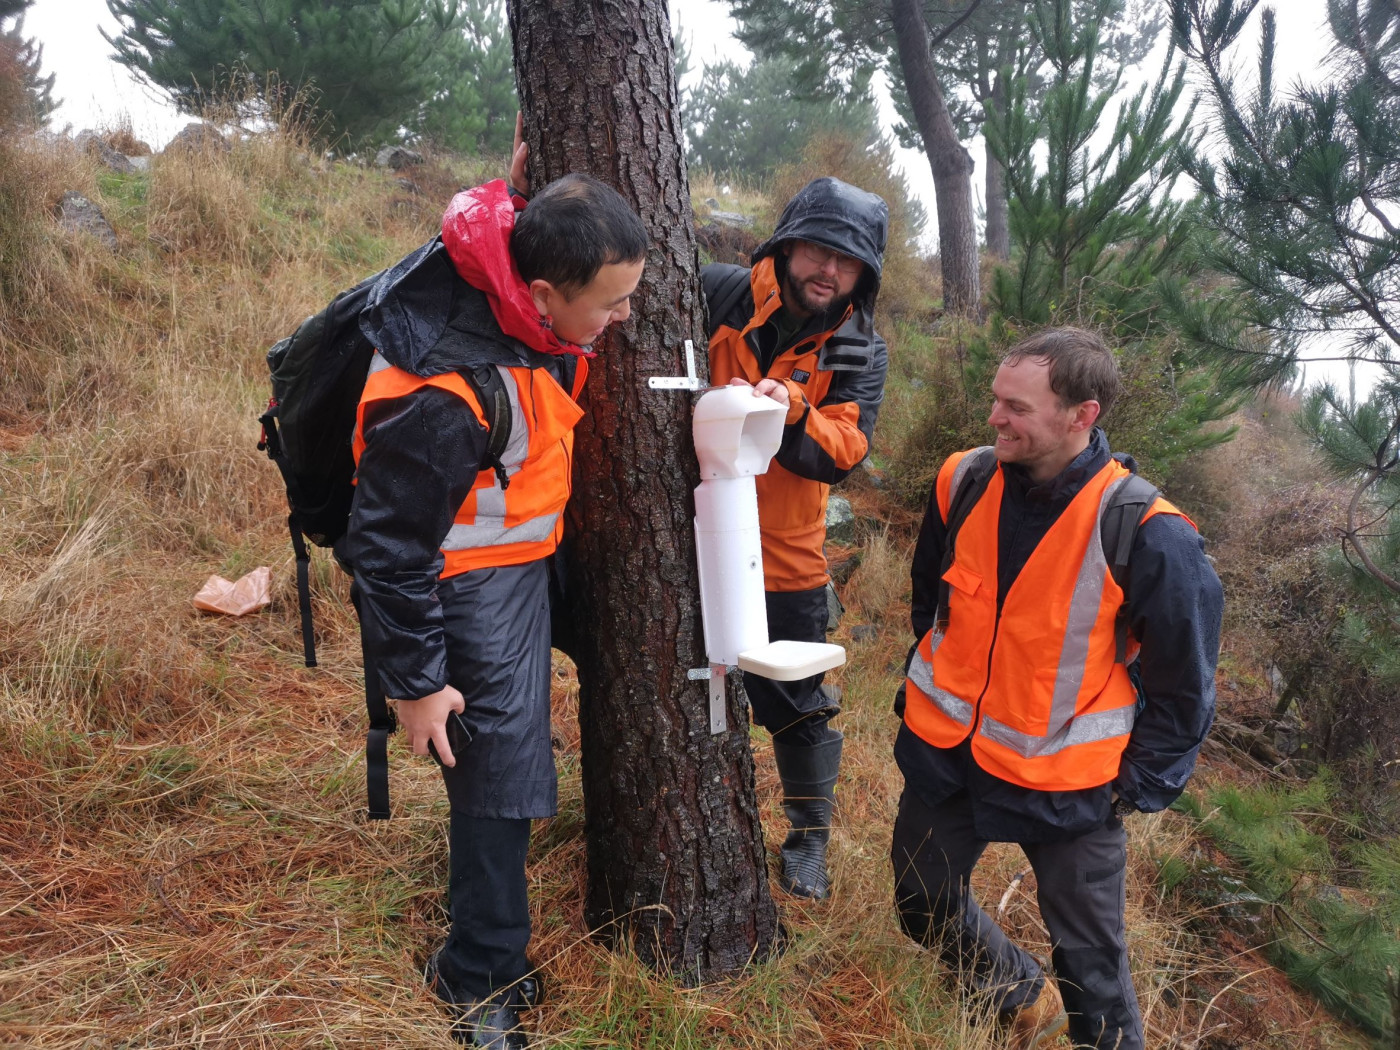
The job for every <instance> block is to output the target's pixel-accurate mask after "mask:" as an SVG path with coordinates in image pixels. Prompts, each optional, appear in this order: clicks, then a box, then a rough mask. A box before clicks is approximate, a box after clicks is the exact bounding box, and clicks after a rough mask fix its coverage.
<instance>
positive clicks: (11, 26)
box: [0, 0, 58, 127]
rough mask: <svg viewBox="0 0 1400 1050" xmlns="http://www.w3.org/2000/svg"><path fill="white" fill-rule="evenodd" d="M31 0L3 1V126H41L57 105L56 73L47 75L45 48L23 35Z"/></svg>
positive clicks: (0, 92)
mask: <svg viewBox="0 0 1400 1050" xmlns="http://www.w3.org/2000/svg"><path fill="white" fill-rule="evenodd" d="M31 3H32V0H0V125H5V126H8V125H15V124H17V125H20V126H25V127H42V126H43V125H44V124H46V123H48V119H49V115H50V114H52V113H53V111H54V110H55V109H57V108H58V103H57V101H55V100H54V98H53V83H54V76H53V74H52V73H50V74H49V75H48V76H44V75H43V74H42V72H41V69H42V66H43V58H44V49H43V47H42V46H41V45H39V44H36V43H35V42H34V41H33V40H32V39H29V38H26V37H25V35H24V11H25V10H26V9H27V8H28V7H29V6H30V4H31Z"/></svg>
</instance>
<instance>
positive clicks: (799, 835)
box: [701, 177, 889, 899]
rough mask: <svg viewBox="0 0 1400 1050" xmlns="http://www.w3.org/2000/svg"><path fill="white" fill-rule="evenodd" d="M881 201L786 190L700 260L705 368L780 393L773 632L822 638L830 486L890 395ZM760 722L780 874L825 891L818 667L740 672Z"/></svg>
mask: <svg viewBox="0 0 1400 1050" xmlns="http://www.w3.org/2000/svg"><path fill="white" fill-rule="evenodd" d="M888 225H889V209H888V208H887V207H886V205H885V202H884V201H883V200H881V199H880V198H879V197H877V196H876V195H875V194H873V193H867V192H865V191H864V190H861V189H857V188H856V187H854V186H850V185H847V184H846V183H844V182H842V181H840V180H839V179H834V178H829V177H828V178H820V179H815V180H813V181H812V182H810V183H808V184H807V185H806V186H804V187H803V188H802V189H801V190H800V191H799V192H798V193H797V195H796V196H795V197H793V198H792V200H791V201H789V202H788V205H787V207H786V208H784V209H783V214H782V216H781V218H779V220H778V225H777V228H776V230H774V232H773V236H772V237H771V238H769V239H768V241H766V242H765V243H764V244H762V245H761V246H760V247H759V248H758V250H757V251H756V252H755V253H754V256H753V266H752V267H751V268H749V269H745V268H744V267H741V266H729V265H722V264H713V265H710V266H706V267H705V268H704V269H703V270H702V271H701V280H702V283H703V286H704V291H705V299H706V302H707V304H708V306H709V311H710V319H709V325H710V378H711V381H712V382H713V383H714V384H716V385H721V384H725V383H729V384H739V385H744V386H752V387H753V389H754V393H755V394H766V395H768V396H770V397H772V398H774V399H775V400H777V401H778V402H779V403H781V404H783V405H786V406H787V420H786V426H785V427H784V430H783V439H782V444H781V445H780V446H779V448H778V453H777V455H776V456H774V458H773V462H772V464H771V465H770V466H769V468H768V472H767V473H766V474H763V475H760V476H759V478H758V479H757V482H758V517H759V526H760V528H761V531H762V542H763V572H764V587H765V590H766V592H767V610H768V636H769V638H770V639H771V640H773V641H778V640H792V641H804V642H821V641H825V640H826V628H827V602H826V586H827V582H828V581H829V580H830V576H829V575H828V573H827V565H826V557H825V555H824V554H823V552H822V544H823V542H824V541H825V539H826V503H827V493H828V491H829V490H830V487H831V486H832V485H834V484H836V483H837V482H838V481H840V480H841V479H843V478H844V477H845V476H846V475H847V474H849V473H850V472H851V470H852V469H854V467H855V466H856V465H857V464H858V463H860V461H861V460H862V459H864V458H865V456H866V454H867V453H868V452H869V451H870V437H871V434H872V433H873V432H874V430H875V416H876V413H877V412H878V411H879V408H880V401H881V399H882V398H883V396H884V386H885V370H886V364H887V361H886V352H885V341H884V340H883V339H881V338H880V336H879V334H878V333H876V331H875V328H874V324H873V314H874V309H875V296H876V294H877V293H878V292H879V290H880V269H881V265H882V262H883V260H884V253H885V237H886V234H887V228H888ZM744 689H745V691H746V692H747V693H748V696H749V701H750V703H751V705H752V707H753V717H754V721H755V722H757V723H758V724H759V725H761V726H763V727H764V728H766V729H767V730H768V731H769V732H770V733H772V736H773V755H774V759H775V761H776V763H777V766H778V775H779V777H780V779H781V780H782V785H783V809H784V811H785V813H786V814H787V817H788V819H789V821H790V822H791V830H790V831H789V833H788V835H787V837H786V839H785V841H784V842H783V845H782V849H781V857H782V878H781V884H782V886H783V887H784V889H786V890H787V891H788V892H790V893H793V894H797V895H799V896H803V897H812V898H816V899H822V898H824V897H826V896H827V893H828V891H829V876H828V872H827V865H826V853H827V843H828V841H829V839H830V835H831V815H832V808H833V804H834V801H835V788H836V779H837V774H838V772H839V769H840V763H841V742H842V736H841V733H840V732H838V731H837V730H835V729H832V728H831V726H830V724H829V723H830V721H831V719H832V717H833V716H834V715H836V714H837V713H838V712H839V711H840V708H839V706H838V705H837V704H836V702H835V700H834V699H833V698H832V697H831V696H830V695H829V694H828V693H827V692H826V691H825V690H824V689H823V688H822V676H821V675H816V676H814V677H811V678H807V679H804V680H801V681H797V682H776V681H772V680H770V679H767V678H761V677H759V676H758V675H753V674H747V673H746V674H745V675H744Z"/></svg>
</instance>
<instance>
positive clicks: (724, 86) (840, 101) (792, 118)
mask: <svg viewBox="0 0 1400 1050" xmlns="http://www.w3.org/2000/svg"><path fill="white" fill-rule="evenodd" d="M794 65H795V64H794V63H793V62H792V60H791V59H789V58H786V57H783V56H774V57H770V58H759V59H756V60H755V61H754V62H753V64H752V65H750V66H749V67H748V68H743V67H741V66H739V64H738V63H736V62H732V61H731V62H720V63H717V64H715V65H709V66H706V67H705V71H704V74H703V76H702V79H701V81H700V83H699V85H698V86H696V87H695V88H693V89H692V90H691V91H690V92H689V93H688V94H687V97H686V98H685V99H683V105H682V113H683V116H684V118H685V123H686V139H687V142H688V146H689V148H688V149H687V151H686V159H687V160H688V162H689V163H690V164H691V165H693V166H696V167H703V168H709V169H710V170H711V171H714V172H719V173H723V174H726V175H730V176H743V177H748V178H753V179H764V178H767V177H768V176H770V175H772V174H773V172H774V170H775V169H777V168H778V167H780V166H782V165H785V164H791V163H794V162H795V161H796V160H797V159H798V158H799V157H800V156H801V155H802V150H803V148H804V147H805V146H806V145H807V143H808V142H809V141H811V139H812V138H813V137H814V136H816V135H831V134H835V135H842V136H844V137H847V138H850V139H852V140H854V141H856V142H859V143H861V144H863V145H866V146H874V145H875V144H876V143H877V142H879V140H880V124H879V118H878V115H877V114H876V111H875V100H874V99H873V98H872V97H871V94H870V90H869V86H868V84H865V85H862V86H860V87H856V88H854V89H853V90H851V91H850V92H849V93H846V94H843V95H833V94H831V93H828V92H823V91H813V92H802V91H801V90H800V86H799V81H798V80H797V78H796V76H795V69H794Z"/></svg>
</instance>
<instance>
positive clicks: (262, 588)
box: [194, 565, 272, 616]
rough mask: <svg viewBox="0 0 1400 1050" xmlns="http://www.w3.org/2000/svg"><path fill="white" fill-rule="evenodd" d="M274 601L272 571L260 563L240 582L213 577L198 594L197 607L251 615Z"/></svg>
mask: <svg viewBox="0 0 1400 1050" xmlns="http://www.w3.org/2000/svg"><path fill="white" fill-rule="evenodd" d="M271 601H272V570H271V569H269V568H268V567H267V566H266V565H259V566H258V567H257V568H256V569H254V570H253V571H252V572H250V573H248V574H247V575H246V576H240V577H239V578H238V582H237V583H230V582H229V581H228V580H226V579H224V578H223V577H222V576H210V577H209V579H208V580H206V581H205V584H204V586H203V587H201V588H200V589H199V593H198V594H196V595H195V596H194V607H195V608H196V609H200V610H202V611H204V612H212V613H223V614H224V615H226V616H247V615H248V614H249V613H251V612H257V611H258V610H259V609H261V608H262V607H263V606H265V605H267V604H268V603H269V602H271Z"/></svg>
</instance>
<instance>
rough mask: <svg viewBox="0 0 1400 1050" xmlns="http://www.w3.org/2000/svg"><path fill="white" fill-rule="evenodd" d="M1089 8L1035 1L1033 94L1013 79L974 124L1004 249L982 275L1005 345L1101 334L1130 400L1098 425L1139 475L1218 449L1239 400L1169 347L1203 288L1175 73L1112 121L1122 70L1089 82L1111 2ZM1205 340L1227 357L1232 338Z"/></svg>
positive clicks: (1220, 374)
mask: <svg viewBox="0 0 1400 1050" xmlns="http://www.w3.org/2000/svg"><path fill="white" fill-rule="evenodd" d="M1095 3H1096V4H1097V10H1098V11H1099V13H1100V16H1101V17H1100V18H1094V17H1090V16H1091V15H1092V14H1093V12H1092V11H1089V12H1086V11H1084V10H1082V9H1081V6H1082V5H1077V4H1076V3H1075V2H1074V0H1034V3H1033V4H1032V7H1031V11H1030V14H1029V22H1028V24H1029V28H1030V33H1031V35H1032V37H1033V38H1034V40H1035V41H1036V43H1037V47H1038V50H1039V52H1040V53H1041V54H1042V55H1043V56H1044V62H1045V71H1044V72H1043V74H1041V79H1040V81H1039V86H1038V87H1033V82H1032V80H1031V79H1030V78H1028V77H1022V78H1020V79H1017V80H1015V81H1014V82H1013V83H1012V85H1011V89H1010V91H1009V93H1008V98H1007V105H1006V109H1005V112H1004V113H995V112H992V111H990V110H989V112H988V118H987V126H986V133H987V140H988V143H989V146H990V148H991V149H992V151H993V153H994V154H995V155H996V156H997V157H998V158H999V159H1000V160H1001V161H1002V163H1003V164H1005V166H1006V181H1007V188H1008V195H1009V198H1010V211H1009V223H1010V229H1011V238H1012V242H1013V245H1014V246H1015V251H1014V253H1013V259H1012V261H1011V263H1010V265H1008V266H1005V267H1001V268H999V269H998V270H997V271H996V272H995V274H994V275H993V278H992V282H991V285H992V290H991V295H990V302H991V306H992V308H993V310H994V311H995V316H994V323H995V324H996V325H998V326H1000V327H1001V328H1002V329H1004V330H1005V331H1006V333H1007V335H1008V336H1014V335H1015V334H1017V332H1018V331H1019V330H1022V329H1028V328H1036V327H1040V326H1044V325H1048V324H1059V323H1074V324H1079V325H1085V326H1089V327H1093V328H1098V329H1100V330H1103V331H1104V332H1105V333H1106V335H1107V336H1108V338H1109V340H1110V342H1111V343H1112V344H1116V345H1118V346H1119V347H1121V348H1122V351H1123V354H1122V366H1123V369H1124V372H1125V377H1126V379H1127V381H1128V387H1129V396H1128V397H1127V398H1125V399H1124V404H1123V407H1122V409H1121V410H1120V411H1119V412H1118V414H1117V417H1116V418H1115V419H1113V420H1111V421H1110V425H1111V426H1112V427H1113V430H1114V436H1115V441H1117V442H1118V443H1119V444H1120V445H1121V446H1122V447H1124V448H1125V449H1129V450H1131V451H1132V452H1133V453H1134V454H1135V455H1139V456H1140V457H1141V458H1142V460H1143V461H1144V462H1143V466H1145V467H1146V466H1147V465H1148V463H1149V462H1150V463H1151V464H1152V466H1153V467H1154V468H1156V469H1167V468H1169V467H1170V466H1171V465H1172V464H1173V463H1175V462H1177V461H1179V460H1180V459H1181V458H1182V457H1184V456H1185V455H1187V454H1188V453H1190V452H1192V451H1196V450H1198V449H1200V448H1203V447H1207V446H1209V445H1211V444H1215V443H1218V442H1219V441H1221V440H1224V439H1225V438H1226V437H1228V434H1229V432H1228V431H1225V430H1220V429H1216V430H1209V429H1205V427H1204V425H1205V424H1207V423H1210V422H1212V421H1215V420H1219V419H1221V418H1223V417H1224V416H1225V415H1226V414H1227V413H1228V412H1229V411H1231V410H1232V409H1233V408H1234V407H1235V404H1236V402H1237V395H1238V393H1239V391H1240V390H1241V388H1242V387H1241V385H1240V384H1239V383H1238V382H1236V381H1234V377H1233V376H1232V375H1231V374H1229V373H1227V372H1226V371H1224V370H1222V369H1219V368H1214V369H1203V368H1202V367H1201V366H1202V365H1205V364H1211V363H1213V360H1212V359H1211V358H1209V357H1207V356H1206V355H1203V354H1200V353H1199V352H1193V350H1195V347H1193V343H1192V341H1191V340H1190V339H1189V338H1182V330H1183V328H1188V329H1189V328H1191V327H1193V326H1195V327H1200V326H1202V325H1203V324H1204V322H1203V321H1202V320H1201V318H1200V316H1199V314H1198V313H1197V312H1196V310H1195V309H1194V305H1193V297H1192V296H1191V294H1190V291H1189V290H1190V289H1191V288H1192V287H1193V286H1195V285H1196V284H1198V283H1199V282H1200V281H1201V280H1202V278H1203V273H1202V266H1201V264H1200V261H1199V257H1198V253H1197V252H1195V251H1194V250H1193V249H1194V247H1195V243H1194V241H1195V238H1194V234H1193V229H1194V217H1193V214H1192V212H1191V210H1190V208H1189V207H1188V206H1187V205H1185V204H1183V203H1182V202H1180V201H1177V200H1174V199H1173V197H1172V195H1171V190H1172V187H1173V185H1174V183H1175V180H1176V178H1177V176H1178V175H1179V174H1180V167H1179V165H1178V163H1177V162H1176V157H1177V155H1178V153H1179V152H1180V151H1181V149H1182V148H1183V147H1184V146H1185V145H1186V144H1187V143H1188V142H1189V140H1190V134H1191V132H1190V128H1191V121H1192V111H1191V109H1190V108H1189V107H1188V108H1187V109H1186V110H1185V112H1180V111H1179V108H1178V106H1179V103H1180V101H1181V96H1182V93H1183V90H1184V87H1185V72H1184V69H1183V68H1181V67H1180V66H1178V67H1176V68H1175V69H1174V68H1173V66H1172V63H1171V59H1170V56H1169V57H1168V60H1167V61H1166V62H1165V63H1164V64H1163V66H1162V69H1161V72H1160V74H1159V75H1158V77H1157V79H1156V81H1155V82H1154V83H1153V84H1151V85H1144V86H1143V87H1142V88H1140V89H1139V90H1138V91H1137V92H1136V93H1135V94H1134V95H1132V96H1131V97H1129V98H1126V99H1122V100H1120V102H1119V105H1118V107H1117V111H1116V113H1112V110H1111V106H1112V104H1113V103H1114V100H1115V98H1116V97H1117V93H1118V89H1119V86H1120V81H1121V75H1122V74H1121V69H1119V70H1118V71H1117V72H1115V73H1114V74H1113V75H1112V76H1110V77H1108V78H1107V79H1106V81H1105V82H1103V83H1102V84H1101V85H1100V74H1099V73H1098V69H1099V66H1100V64H1101V63H1102V62H1103V60H1104V44H1103V37H1102V34H1101V30H1100V25H1101V23H1102V20H1103V18H1106V17H1107V16H1108V15H1109V14H1110V13H1111V12H1112V10H1113V9H1114V7H1115V3H1114V0H1095ZM1033 92H1034V94H1033ZM1110 113H1112V116H1111V119H1110ZM1105 126H1107V127H1108V128H1109V129H1110V131H1109V135H1108V137H1107V138H1106V139H1104V140H1102V145H1096V144H1095V142H1096V140H1097V139H1098V137H1099V136H1100V135H1101V130H1102V129H1103V128H1104V127H1105ZM1218 337H1219V338H1220V339H1221V341H1222V342H1225V343H1226V344H1228V345H1233V341H1234V337H1235V329H1233V328H1227V329H1224V330H1222V331H1221V332H1220V333H1218ZM1120 435H1121V436H1122V437H1125V438H1127V440H1122V439H1121V438H1120Z"/></svg>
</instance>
